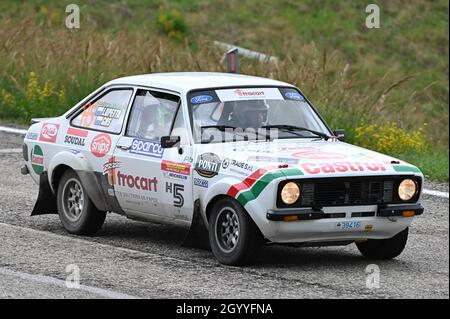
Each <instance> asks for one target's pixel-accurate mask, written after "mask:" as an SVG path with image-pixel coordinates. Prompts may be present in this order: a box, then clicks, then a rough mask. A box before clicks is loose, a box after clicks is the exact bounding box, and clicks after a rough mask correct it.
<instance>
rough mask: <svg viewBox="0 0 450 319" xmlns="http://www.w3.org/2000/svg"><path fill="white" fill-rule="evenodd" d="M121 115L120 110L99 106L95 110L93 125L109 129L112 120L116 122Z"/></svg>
mask: <svg viewBox="0 0 450 319" xmlns="http://www.w3.org/2000/svg"><path fill="white" fill-rule="evenodd" d="M121 114H122V110H120V109H116V108H112V107H105V106H99V107H97V109H96V110H95V123H94V124H95V125H98V126H103V127H109V126H110V125H111V122H112V121H113V120H117V119H119V118H120V115H121Z"/></svg>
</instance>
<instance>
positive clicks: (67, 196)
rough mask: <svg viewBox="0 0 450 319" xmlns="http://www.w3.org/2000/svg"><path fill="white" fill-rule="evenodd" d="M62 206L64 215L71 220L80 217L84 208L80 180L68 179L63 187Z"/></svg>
mask: <svg viewBox="0 0 450 319" xmlns="http://www.w3.org/2000/svg"><path fill="white" fill-rule="evenodd" d="M63 207H64V215H65V216H66V217H67V219H68V220H69V221H71V222H76V221H78V220H79V219H80V217H81V214H82V212H83V208H84V192H83V187H82V186H81V184H80V182H79V181H78V180H77V179H75V178H71V179H69V180H68V181H67V182H66V184H64V188H63Z"/></svg>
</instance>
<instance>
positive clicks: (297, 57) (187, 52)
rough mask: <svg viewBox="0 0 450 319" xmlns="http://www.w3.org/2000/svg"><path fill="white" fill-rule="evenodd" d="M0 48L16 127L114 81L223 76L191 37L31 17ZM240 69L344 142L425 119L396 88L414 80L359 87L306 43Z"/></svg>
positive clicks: (352, 74)
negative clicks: (316, 117) (49, 23)
mask: <svg viewBox="0 0 450 319" xmlns="http://www.w3.org/2000/svg"><path fill="white" fill-rule="evenodd" d="M0 43H2V46H1V50H0V61H2V63H1V64H0V74H1V75H0V85H1V89H2V91H1V92H3V93H1V94H0V103H1V104H0V105H1V107H0V117H3V118H10V119H15V120H17V121H23V122H26V121H28V120H29V118H30V117H31V116H32V115H36V114H37V113H39V115H42V113H45V115H47V116H52V115H58V114H60V113H62V112H63V111H64V110H66V109H67V108H69V107H70V106H72V105H73V104H74V103H76V102H77V101H78V100H80V99H81V98H82V97H84V96H85V95H87V94H88V93H89V92H91V91H92V90H94V89H95V88H96V87H98V86H99V85H101V84H102V83H104V82H106V81H108V80H110V79H113V78H116V77H119V76H123V75H129V74H141V73H154V72H166V71H219V72H224V71H225V65H224V62H223V52H222V51H221V50H219V49H218V48H216V47H214V46H213V45H212V44H211V42H210V41H208V40H206V39H202V38H197V40H196V42H195V44H194V43H190V42H189V41H188V40H185V41H182V42H179V41H171V40H170V39H169V38H167V37H165V36H157V35H154V34H147V33H144V32H132V33H130V32H128V33H126V32H117V33H115V34H109V33H102V32H98V31H96V30H94V29H92V30H87V28H86V27H85V28H84V29H83V31H71V30H68V29H60V28H58V29H55V28H49V27H46V26H45V25H42V24H39V23H38V21H37V19H36V17H34V16H30V17H28V18H27V19H26V20H25V21H24V22H23V23H22V24H19V25H18V24H17V23H16V21H14V20H11V19H3V20H1V21H0ZM241 65H242V72H243V73H245V74H252V75H259V76H266V77H271V78H275V79H279V80H282V81H286V82H289V83H293V84H294V85H297V86H299V87H300V88H301V89H302V90H303V92H304V93H305V94H306V95H307V96H308V97H309V98H310V99H311V100H312V101H313V103H314V104H315V105H316V106H317V107H318V108H319V110H320V111H321V112H322V113H323V114H324V116H325V118H326V120H327V121H328V122H329V123H330V125H331V126H332V127H334V128H344V129H347V130H348V133H349V137H350V138H352V137H353V132H354V129H355V128H356V127H357V126H358V125H359V124H360V121H361V118H365V119H366V120H367V121H368V122H369V123H384V122H385V121H391V122H396V123H398V125H399V126H400V127H401V128H404V129H407V130H414V129H417V128H419V127H422V126H423V123H424V118H425V117H426V116H425V114H424V113H423V112H421V111H420V109H421V102H420V101H419V100H417V99H414V95H415V94H416V93H417V92H415V91H414V90H413V89H411V90H409V91H408V90H405V89H404V87H405V86H407V85H408V81H409V80H410V79H412V78H414V76H415V75H414V74H411V75H409V74H407V75H401V74H399V75H397V74H391V73H389V72H388V73H386V74H384V75H383V76H381V77H374V78H373V79H372V81H368V80H367V79H366V82H369V83H368V84H367V85H366V86H361V85H359V80H358V76H359V73H358V72H359V70H358V69H355V68H354V67H353V66H352V64H351V63H349V62H348V61H346V59H345V56H344V55H343V54H342V53H340V52H338V51H325V50H319V49H318V48H317V47H316V45H315V44H314V43H313V42H311V43H309V44H304V45H302V46H300V47H299V48H298V49H297V50H296V51H295V52H290V53H287V54H286V56H285V57H284V58H282V59H281V60H280V61H279V62H278V63H277V64H273V63H264V62H259V61H255V60H245V59H244V60H242V61H241ZM31 77H35V79H32V78H31ZM33 81H36V82H37V83H35V85H37V86H38V90H37V91H36V92H34V93H36V94H39V92H42V94H44V93H43V92H44V91H43V90H44V87H45V86H47V95H48V96H47V97H42V96H41V97H36V96H30V91H29V90H28V91H27V88H29V86H30V84H31V83H30V82H33ZM49 87H50V88H51V90H50V91H51V92H48V89H49ZM399 87H403V91H405V92H406V93H404V94H405V95H408V94H409V95H410V97H409V98H408V99H407V100H405V101H404V102H405V103H404V105H398V104H397V103H394V102H393V101H392V100H391V96H392V95H393V94H395V93H396V90H398V88H399ZM61 96H63V97H64V98H61ZM12 99H13V100H14V103H11V102H12ZM36 99H37V100H38V101H37V102H39V103H37V102H36ZM394 110H395V111H394ZM428 118H430V117H429V116H428ZM430 120H431V121H437V122H436V123H429V124H433V125H428V127H430V126H431V129H429V131H428V133H429V134H430V135H431V136H434V137H436V138H437V139H438V140H440V141H442V142H446V141H448V135H447V136H442V134H440V132H437V131H438V130H441V129H442V128H444V127H445V125H448V121H447V124H445V119H442V117H439V118H438V119H433V118H431V119H430ZM439 121H442V122H439ZM435 130H436V131H435Z"/></svg>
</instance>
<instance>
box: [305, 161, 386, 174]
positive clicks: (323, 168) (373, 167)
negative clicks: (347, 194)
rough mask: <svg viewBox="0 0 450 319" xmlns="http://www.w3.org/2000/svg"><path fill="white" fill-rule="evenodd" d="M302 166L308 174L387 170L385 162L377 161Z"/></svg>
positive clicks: (307, 164)
mask: <svg viewBox="0 0 450 319" xmlns="http://www.w3.org/2000/svg"><path fill="white" fill-rule="evenodd" d="M300 167H301V168H302V169H303V170H304V171H305V173H307V174H311V175H315V174H322V173H325V174H330V173H346V172H364V171H371V172H381V171H386V169H387V168H386V166H385V165H384V164H383V163H376V162H361V163H359V162H332V163H301V164H300Z"/></svg>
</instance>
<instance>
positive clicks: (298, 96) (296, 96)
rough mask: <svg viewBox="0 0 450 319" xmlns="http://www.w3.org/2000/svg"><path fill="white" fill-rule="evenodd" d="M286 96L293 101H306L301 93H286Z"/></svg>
mask: <svg viewBox="0 0 450 319" xmlns="http://www.w3.org/2000/svg"><path fill="white" fill-rule="evenodd" d="M284 96H285V97H286V98H288V99H291V100H297V101H304V100H305V99H304V98H303V96H302V95H301V94H300V93H297V92H286V93H285V94H284Z"/></svg>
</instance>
